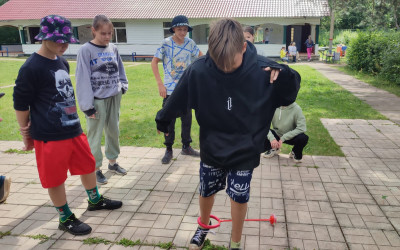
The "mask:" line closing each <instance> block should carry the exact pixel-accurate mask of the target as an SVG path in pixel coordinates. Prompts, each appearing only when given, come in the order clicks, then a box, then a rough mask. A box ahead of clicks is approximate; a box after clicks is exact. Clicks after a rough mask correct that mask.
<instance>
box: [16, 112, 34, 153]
mask: <svg viewBox="0 0 400 250" xmlns="http://www.w3.org/2000/svg"><path fill="white" fill-rule="evenodd" d="M15 113H16V115H17V121H18V124H19V127H20V129H19V130H20V132H21V135H22V141H23V142H24V145H25V146H24V147H23V148H22V150H26V151H29V150H32V149H33V139H32V138H31V135H30V133H29V127H30V121H29V110H27V111H18V110H16V111H15Z"/></svg>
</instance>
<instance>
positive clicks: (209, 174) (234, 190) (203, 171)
mask: <svg viewBox="0 0 400 250" xmlns="http://www.w3.org/2000/svg"><path fill="white" fill-rule="evenodd" d="M252 177H253V170H229V169H223V168H215V167H212V166H209V165H207V164H204V163H203V162H200V188H199V191H200V195H201V196H202V197H209V196H211V195H213V194H216V193H218V192H219V191H220V190H223V189H225V187H226V183H228V188H227V189H226V193H227V194H228V196H229V197H230V198H231V199H232V200H233V201H235V202H237V203H247V202H248V201H249V199H250V182H251V178H252Z"/></svg>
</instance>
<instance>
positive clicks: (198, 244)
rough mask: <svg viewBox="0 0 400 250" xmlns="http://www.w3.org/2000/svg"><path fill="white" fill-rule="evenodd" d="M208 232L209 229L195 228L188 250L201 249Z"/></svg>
mask: <svg viewBox="0 0 400 250" xmlns="http://www.w3.org/2000/svg"><path fill="white" fill-rule="evenodd" d="M209 230H210V229H204V228H201V227H197V230H196V232H195V233H194V235H193V237H192V239H191V240H190V245H189V250H200V249H201V248H202V247H203V245H204V242H205V241H206V237H207V234H208V231H209Z"/></svg>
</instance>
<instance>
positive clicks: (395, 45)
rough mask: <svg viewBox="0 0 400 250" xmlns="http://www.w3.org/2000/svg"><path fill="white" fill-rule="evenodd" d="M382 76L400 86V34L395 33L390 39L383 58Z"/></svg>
mask: <svg viewBox="0 0 400 250" xmlns="http://www.w3.org/2000/svg"><path fill="white" fill-rule="evenodd" d="M380 75H381V76H382V77H384V78H386V79H387V80H389V81H392V82H394V83H396V84H398V85H400V33H394V34H393V35H392V36H391V37H390V38H389V42H388V47H387V50H385V51H384V53H383V56H382V70H381V72H380Z"/></svg>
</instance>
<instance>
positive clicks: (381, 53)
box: [347, 32, 400, 84]
mask: <svg viewBox="0 0 400 250" xmlns="http://www.w3.org/2000/svg"><path fill="white" fill-rule="evenodd" d="M399 41H400V33H396V32H360V33H358V36H357V37H356V38H354V39H352V40H351V41H350V46H349V50H348V53H347V62H348V64H349V66H350V67H351V68H352V69H355V70H358V71H364V72H366V73H372V74H374V75H378V74H379V75H381V76H382V77H384V78H385V79H388V80H390V81H393V82H396V83H397V84H400V79H399V78H400V45H399Z"/></svg>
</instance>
